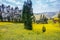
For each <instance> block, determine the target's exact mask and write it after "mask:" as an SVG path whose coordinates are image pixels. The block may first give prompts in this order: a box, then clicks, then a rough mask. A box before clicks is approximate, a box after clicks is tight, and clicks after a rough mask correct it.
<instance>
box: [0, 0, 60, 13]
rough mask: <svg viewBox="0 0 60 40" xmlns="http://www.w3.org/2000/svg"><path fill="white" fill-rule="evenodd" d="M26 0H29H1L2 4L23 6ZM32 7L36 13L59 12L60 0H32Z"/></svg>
mask: <svg viewBox="0 0 60 40" xmlns="http://www.w3.org/2000/svg"><path fill="white" fill-rule="evenodd" d="M24 1H27V0H0V5H1V4H4V5H10V6H11V7H16V6H18V7H19V9H22V8H23V4H24ZM32 3H33V4H32V8H33V12H34V13H42V12H57V11H59V10H60V0H32Z"/></svg>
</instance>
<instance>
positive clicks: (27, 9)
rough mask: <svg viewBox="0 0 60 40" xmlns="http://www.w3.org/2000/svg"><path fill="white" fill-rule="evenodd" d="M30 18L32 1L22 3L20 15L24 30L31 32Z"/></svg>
mask: <svg viewBox="0 0 60 40" xmlns="http://www.w3.org/2000/svg"><path fill="white" fill-rule="evenodd" d="M32 16H33V12H32V1H31V0H27V2H24V5H23V13H22V20H23V22H24V26H25V27H24V28H25V29H29V30H32Z"/></svg>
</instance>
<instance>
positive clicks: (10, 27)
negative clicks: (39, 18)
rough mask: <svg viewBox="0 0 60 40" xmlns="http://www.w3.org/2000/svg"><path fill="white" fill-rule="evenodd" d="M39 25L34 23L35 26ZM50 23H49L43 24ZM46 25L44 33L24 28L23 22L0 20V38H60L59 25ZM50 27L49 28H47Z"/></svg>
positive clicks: (45, 39)
mask: <svg viewBox="0 0 60 40" xmlns="http://www.w3.org/2000/svg"><path fill="white" fill-rule="evenodd" d="M39 25H42V24H36V26H35V29H36V27H37V28H40V27H38V26H39ZM45 25H50V24H45ZM53 25H55V27H53V26H52V27H50V26H49V27H47V30H46V32H45V33H42V32H41V31H36V30H35V29H34V27H33V30H26V29H24V25H23V23H9V22H0V40H60V27H57V26H56V25H57V24H53ZM49 28H50V29H49Z"/></svg>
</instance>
